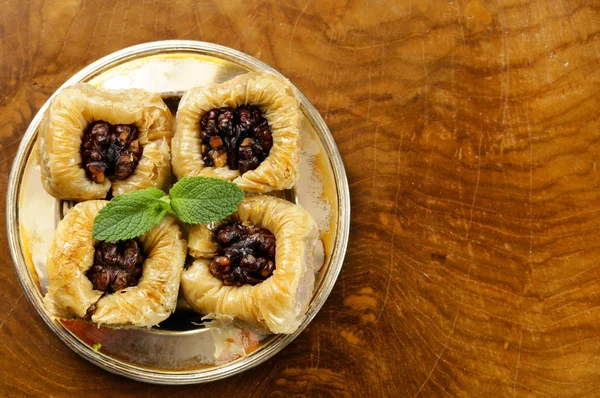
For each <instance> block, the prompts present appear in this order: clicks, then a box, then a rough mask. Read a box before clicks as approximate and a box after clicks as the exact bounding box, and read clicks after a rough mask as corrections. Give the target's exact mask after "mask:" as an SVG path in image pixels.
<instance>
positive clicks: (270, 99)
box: [172, 72, 300, 193]
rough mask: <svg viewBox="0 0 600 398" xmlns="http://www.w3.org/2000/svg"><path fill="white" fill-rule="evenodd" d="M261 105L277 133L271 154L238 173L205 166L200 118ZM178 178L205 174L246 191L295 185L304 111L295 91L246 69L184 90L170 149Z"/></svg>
mask: <svg viewBox="0 0 600 398" xmlns="http://www.w3.org/2000/svg"><path fill="white" fill-rule="evenodd" d="M244 104H250V105H256V106H258V107H259V108H260V109H261V111H262V112H263V116H264V117H265V119H267V121H268V123H269V127H270V130H271V133H272V135H273V147H272V148H271V151H270V153H269V156H268V157H267V158H266V159H265V160H264V161H263V162H262V163H261V164H260V165H259V166H258V168H256V169H255V170H251V171H248V172H246V173H244V174H243V175H241V176H240V173H239V171H238V170H230V169H229V168H228V167H217V168H215V167H204V162H203V161H202V155H201V152H200V148H201V139H200V119H201V118H202V116H203V115H204V114H205V113H206V112H208V111H209V110H211V109H213V108H219V107H225V106H229V107H233V108H235V107H238V106H240V105H244ZM172 164H173V172H174V173H175V176H176V177H177V178H183V177H189V176H197V175H202V176H205V177H216V178H223V179H226V180H230V181H233V182H235V183H236V184H238V185H239V186H240V187H241V188H242V189H244V190H245V191H251V192H263V193H264V192H269V191H272V190H281V189H289V188H291V187H292V186H293V185H294V184H295V182H296V180H297V178H298V170H299V165H300V109H299V105H298V100H297V98H296V92H295V89H294V88H293V87H292V86H291V85H290V84H289V82H287V81H286V80H284V79H281V78H279V77H276V76H274V75H271V74H267V73H255V72H252V73H246V74H244V75H240V76H237V77H235V78H233V79H231V80H229V81H226V82H225V83H221V84H213V85H209V86H206V87H195V88H192V89H190V90H188V91H187V92H186V94H185V95H184V96H183V98H182V99H181V102H180V104H179V109H178V110H177V121H176V127H175V136H174V138H173V151H172Z"/></svg>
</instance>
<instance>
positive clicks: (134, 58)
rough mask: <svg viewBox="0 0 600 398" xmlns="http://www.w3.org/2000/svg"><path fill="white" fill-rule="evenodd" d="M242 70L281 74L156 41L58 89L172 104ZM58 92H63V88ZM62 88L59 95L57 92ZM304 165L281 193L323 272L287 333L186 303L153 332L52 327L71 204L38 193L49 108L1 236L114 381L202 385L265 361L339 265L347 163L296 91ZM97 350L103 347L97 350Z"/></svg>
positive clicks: (28, 139) (74, 343) (65, 335)
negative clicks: (226, 321)
mask: <svg viewBox="0 0 600 398" xmlns="http://www.w3.org/2000/svg"><path fill="white" fill-rule="evenodd" d="M247 71H268V72H272V73H275V74H278V75H280V76H281V74H279V73H278V72H277V71H275V70H274V69H273V68H271V67H269V66H268V65H266V64H264V63H262V62H260V61H258V60H257V59H255V58H253V57H250V56H248V55H246V54H243V53H241V52H239V51H236V50H232V49H230V48H227V47H223V46H218V45H215V44H212V43H204V42H196V41H182V40H172V41H160V42H154V43H146V44H141V45H138V46H134V47H129V48H126V49H123V50H121V51H118V52H116V53H113V54H111V55H108V56H106V57H104V58H102V59H100V60H98V61H96V62H94V63H93V64H91V65H89V66H87V67H86V68H84V69H83V70H81V71H80V72H79V73H77V74H76V75H74V76H73V77H72V78H70V79H69V80H68V81H67V82H66V83H65V84H64V85H63V86H62V87H65V86H69V85H72V84H75V83H78V82H88V83H91V84H94V85H97V86H100V87H105V88H113V89H116V88H131V87H139V88H144V89H146V90H149V91H155V92H160V93H163V95H164V96H165V97H166V98H168V99H169V97H171V98H170V99H173V98H176V97H177V95H178V94H180V93H181V92H183V91H185V90H187V89H189V88H190V87H194V86H198V85H202V84H206V83H210V82H222V81H225V80H228V79H230V78H232V77H233V76H236V75H238V74H241V73H245V72H247ZM62 87H61V88H62ZM59 90H60V89H59ZM300 102H301V109H302V112H303V120H302V161H301V170H300V180H299V182H298V184H297V185H296V186H295V187H294V189H293V190H292V191H290V192H285V193H281V195H284V196H286V197H287V198H288V199H292V200H295V201H296V202H298V203H300V204H302V205H303V206H304V207H305V208H306V209H307V210H308V211H309V212H310V213H311V214H312V215H313V217H314V218H315V219H316V220H317V223H318V224H319V228H320V232H321V241H322V243H323V245H322V250H321V251H322V256H321V263H322V267H321V270H320V272H319V274H318V276H317V280H316V285H315V292H314V296H313V299H312V301H311V304H310V307H309V310H308V313H307V315H306V318H305V319H304V321H303V323H302V324H301V326H300V328H299V329H298V330H297V331H296V332H295V333H294V334H291V335H274V336H259V335H256V334H253V333H250V332H247V331H243V330H240V329H233V328H220V327H218V325H215V324H211V323H206V324H203V323H201V322H200V323H199V324H196V322H193V321H194V315H193V313H192V312H190V311H189V309H188V308H186V306H185V304H184V303H183V301H181V300H180V302H181V304H180V305H179V306H178V309H177V310H176V311H175V313H174V314H173V315H172V317H171V318H173V319H175V320H177V321H176V322H173V319H171V318H170V320H171V322H170V323H164V324H161V327H160V328H152V329H113V328H107V327H100V328H98V327H96V326H94V325H90V324H88V323H85V322H82V321H56V320H52V319H51V318H50V316H49V314H48V313H47V312H46V309H45V308H44V306H43V301H42V299H43V295H44V294H45V292H46V288H47V278H46V272H45V256H46V253H47V250H48V248H49V245H50V243H51V241H52V235H53V233H54V230H55V228H56V225H57V223H58V222H59V221H60V219H61V218H62V215H63V214H64V210H65V208H67V207H68V203H63V202H61V201H58V200H56V199H54V198H53V197H51V196H49V195H48V194H47V193H46V192H45V191H44V189H43V188H42V185H41V181H40V175H39V166H38V165H37V159H36V154H35V151H33V148H34V145H35V141H36V135H37V130H38V127H39V124H40V121H41V118H42V116H43V113H44V111H45V110H46V108H47V107H48V102H46V104H44V106H43V107H42V108H41V109H40V111H39V112H38V113H37V114H36V116H35V117H34V119H33V121H32V122H31V124H30V125H29V128H28V129H27V131H26V133H25V135H24V137H23V140H22V142H21V145H20V146H19V150H18V152H17V155H16V157H15V160H14V163H13V167H12V171H11V174H10V180H9V184H8V195H7V211H6V214H7V230H8V238H9V245H10V250H11V254H12V258H13V261H14V264H15V270H16V273H17V276H18V278H19V281H20V283H21V285H22V287H23V290H24V292H25V294H26V296H27V298H28V299H29V301H30V302H31V304H32V305H33V307H34V308H35V310H36V311H37V312H38V313H39V314H40V316H41V317H42V319H43V320H44V321H45V322H46V324H47V325H48V326H49V327H50V329H52V331H53V332H54V333H55V334H56V335H57V336H58V337H59V338H60V339H61V340H62V341H63V342H64V343H65V344H66V345H67V346H69V347H70V348H71V349H72V350H73V351H75V352H77V353H78V354H79V355H81V356H82V357H84V358H85V359H87V360H89V361H91V362H92V363H94V364H96V365H98V366H100V367H102V368H104V369H106V370H108V371H110V372H113V373H116V374H120V375H123V376H126V377H130V378H132V379H136V380H140V381H145V382H151V383H159V384H191V383H201V382H207V381H212V380H217V379H221V378H224V377H228V376H231V375H234V374H237V373H240V372H242V371H244V370H247V369H249V368H251V367H253V366H256V365H258V364H260V363H262V362H264V361H266V360H267V359H269V358H271V357H272V356H273V355H275V354H276V353H277V352H279V351H280V350H282V349H283V348H284V347H285V346H286V345H287V344H289V343H290V342H291V341H292V340H293V339H294V338H295V337H296V336H298V335H299V334H300V333H301V332H302V330H303V329H304V328H305V327H306V326H307V325H308V323H309V322H310V321H311V320H312V319H313V318H314V316H315V315H316V313H317V312H318V311H319V309H320V308H321V307H322V306H323V303H324V302H325V300H326V299H327V296H328V295H329V293H330V292H331V289H332V288H333V285H334V283H335V280H336V278H337V276H338V274H339V272H340V269H341V267H342V262H343V260H344V255H345V252H346V246H347V242H348V232H349V228H350V195H349V190H348V181H347V179H346V173H345V170H344V165H343V163H342V160H341V157H340V154H339V152H338V150H337V147H336V145H335V142H334V140H333V137H332V136H331V133H330V132H329V129H328V128H327V126H326V125H325V122H324V121H323V119H322V118H321V116H320V115H319V113H318V112H317V110H316V109H315V108H314V106H313V105H312V104H311V103H310V102H309V101H308V99H307V98H306V97H305V96H304V95H302V94H300ZM97 344H100V345H101V347H100V349H99V350H95V349H94V348H93V347H94V345H96V347H98V345H97Z"/></svg>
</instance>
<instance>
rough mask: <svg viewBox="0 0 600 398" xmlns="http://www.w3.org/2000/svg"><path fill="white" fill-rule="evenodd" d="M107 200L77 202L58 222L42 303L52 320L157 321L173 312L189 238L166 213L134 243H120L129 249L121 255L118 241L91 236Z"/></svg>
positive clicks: (142, 323) (145, 324)
mask: <svg viewBox="0 0 600 398" xmlns="http://www.w3.org/2000/svg"><path fill="white" fill-rule="evenodd" d="M107 203H108V202H107V201H103V200H92V201H87V202H83V203H79V204H77V205H76V206H75V207H73V208H72V209H71V210H70V211H69V212H68V213H67V215H66V217H65V218H64V219H63V220H62V221H61V222H60V223H59V224H58V228H57V230H56V232H55V235H54V241H53V242H52V246H51V247H50V252H49V254H48V257H47V260H46V267H47V271H48V280H49V288H48V293H47V295H46V297H45V298H44V303H45V305H46V307H47V308H48V310H49V311H50V313H51V315H52V316H53V317H54V318H60V319H74V318H83V319H86V320H88V321H91V322H94V323H96V324H99V325H100V324H106V325H114V326H139V327H150V326H154V325H157V324H158V323H160V322H162V321H163V320H165V319H166V318H168V317H169V315H171V313H172V312H173V311H174V310H175V306H176V303H177V295H178V292H179V284H180V279H181V274H182V271H183V266H184V262H185V257H186V241H185V240H184V239H183V237H182V234H181V232H180V229H179V226H178V224H177V221H176V219H175V218H174V217H173V216H168V217H166V218H165V219H163V220H162V222H161V223H160V224H159V225H157V226H155V227H154V228H152V229H151V230H150V231H148V232H146V233H145V234H144V235H142V236H140V237H139V238H137V240H136V241H135V242H134V241H133V240H132V241H126V242H121V243H119V245H121V246H124V247H125V251H124V252H122V253H121V254H119V252H118V250H122V248H121V249H119V247H118V245H117V244H113V243H107V242H104V243H102V242H98V241H96V240H94V239H93V238H92V228H93V225H94V219H95V217H96V215H97V214H98V212H99V211H100V209H102V208H103V207H104V206H105V205H106V204H107ZM138 245H139V246H138ZM138 249H139V250H138ZM102 250H104V251H102ZM111 250H112V252H111ZM130 254H132V256H130ZM129 259H131V260H132V261H131V262H129V263H128V260H129ZM107 262H108V263H112V265H115V264H116V263H120V264H116V265H119V266H120V265H123V269H121V268H119V271H117V273H116V275H114V270H115V269H116V268H110V267H109V265H107ZM127 267H130V268H129V270H130V272H129V271H127ZM136 269H137V271H136ZM111 272H113V274H112V275H111ZM96 288H98V289H102V290H97V289H96Z"/></svg>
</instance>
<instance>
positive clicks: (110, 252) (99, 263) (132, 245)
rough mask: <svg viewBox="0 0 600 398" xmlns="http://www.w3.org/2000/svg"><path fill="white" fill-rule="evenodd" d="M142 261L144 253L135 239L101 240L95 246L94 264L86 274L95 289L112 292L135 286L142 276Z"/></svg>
mask: <svg viewBox="0 0 600 398" xmlns="http://www.w3.org/2000/svg"><path fill="white" fill-rule="evenodd" d="M143 263H144V253H143V252H142V249H141V247H140V244H139V243H138V242H137V241H136V240H134V239H130V240H125V241H121V242H117V243H110V242H102V243H101V244H99V245H98V246H97V247H96V252H95V253H94V265H93V266H92V267H91V268H90V269H89V270H88V271H87V273H86V276H87V277H88V279H89V280H90V281H91V282H92V285H94V289H95V290H100V291H102V292H106V293H113V292H116V291H119V290H121V289H124V288H126V287H128V286H136V285H137V284H138V282H139V280H140V277H141V276H142V271H143V268H142V264H143Z"/></svg>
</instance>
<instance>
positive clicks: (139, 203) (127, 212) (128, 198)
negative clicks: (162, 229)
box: [92, 187, 170, 242]
mask: <svg viewBox="0 0 600 398" xmlns="http://www.w3.org/2000/svg"><path fill="white" fill-rule="evenodd" d="M169 210H170V205H169V198H168V197H167V196H166V194H165V193H164V192H163V191H161V190H160V189H158V188H153V187H152V188H147V189H143V190H140V191H134V192H131V193H128V194H124V195H119V196H117V197H115V198H114V199H113V200H111V201H110V202H108V204H107V205H106V206H104V207H103V208H102V210H100V212H99V213H98V215H97V216H96V219H95V220H94V228H93V229H92V236H93V237H94V239H98V240H105V241H110V242H115V241H118V240H126V239H133V238H135V237H136V236H140V235H142V234H144V233H146V232H147V231H149V230H150V229H151V228H152V227H154V226H155V225H157V224H158V223H160V221H161V220H162V219H163V218H164V217H165V216H166V215H167V212H168V211H169Z"/></svg>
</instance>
